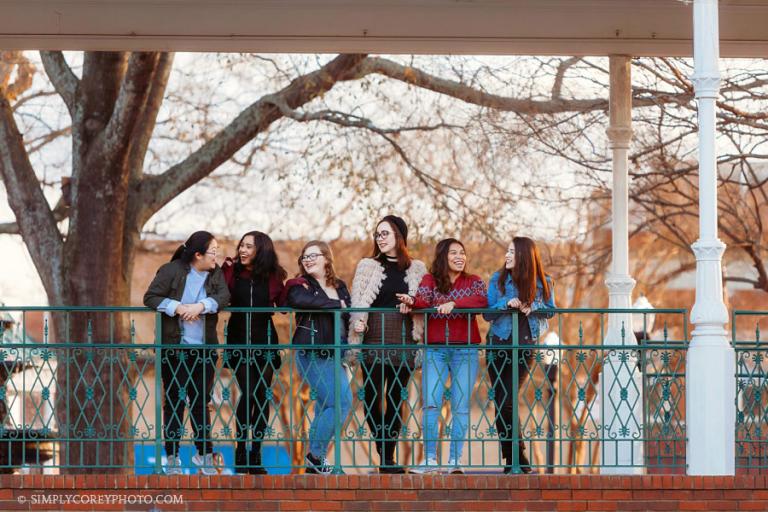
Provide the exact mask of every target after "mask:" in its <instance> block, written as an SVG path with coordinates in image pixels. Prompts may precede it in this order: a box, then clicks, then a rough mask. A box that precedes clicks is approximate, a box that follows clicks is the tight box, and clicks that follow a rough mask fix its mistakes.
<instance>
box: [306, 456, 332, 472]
mask: <svg viewBox="0 0 768 512" xmlns="http://www.w3.org/2000/svg"><path fill="white" fill-rule="evenodd" d="M304 460H305V461H306V468H307V469H306V471H305V472H306V473H307V474H310V475H330V474H331V473H332V472H333V468H332V467H331V466H329V465H328V460H327V459H326V458H325V457H322V458H320V457H315V456H314V455H312V454H311V453H307V456H306V457H305V459H304Z"/></svg>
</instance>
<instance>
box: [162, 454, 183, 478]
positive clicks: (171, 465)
mask: <svg viewBox="0 0 768 512" xmlns="http://www.w3.org/2000/svg"><path fill="white" fill-rule="evenodd" d="M163 472H164V473H165V474H166V475H183V474H184V470H183V469H181V458H179V457H176V456H174V455H169V456H168V460H167V462H166V463H165V467H164V468H163Z"/></svg>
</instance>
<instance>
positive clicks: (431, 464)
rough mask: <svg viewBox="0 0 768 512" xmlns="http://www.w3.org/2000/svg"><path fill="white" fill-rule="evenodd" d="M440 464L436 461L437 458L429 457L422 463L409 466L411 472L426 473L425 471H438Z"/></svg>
mask: <svg viewBox="0 0 768 512" xmlns="http://www.w3.org/2000/svg"><path fill="white" fill-rule="evenodd" d="M439 472H440V464H438V463H437V459H436V458H434V457H430V458H428V459H427V461H426V462H425V463H424V464H421V465H420V466H416V467H415V468H411V473H417V474H426V473H439Z"/></svg>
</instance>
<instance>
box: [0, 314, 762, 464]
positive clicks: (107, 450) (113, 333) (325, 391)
mask: <svg viewBox="0 0 768 512" xmlns="http://www.w3.org/2000/svg"><path fill="white" fill-rule="evenodd" d="M0 310H2V311H8V312H10V313H15V314H16V315H18V316H20V318H19V331H20V333H21V334H20V339H22V340H24V341H23V342H21V343H6V344H4V345H2V346H0V361H2V362H3V364H4V366H3V368H4V373H3V377H4V381H3V384H4V385H3V386H0V404H2V405H1V406H0V419H1V420H2V427H0V470H3V469H5V470H7V471H10V470H12V469H13V468H18V467H23V468H27V469H29V468H32V469H34V468H40V467H48V468H52V469H53V470H56V469H58V470H62V471H104V470H109V471H129V472H133V471H136V472H151V473H162V472H163V471H164V464H165V462H166V460H167V459H166V457H165V456H166V455H168V451H169V441H179V442H180V446H181V447H182V448H183V449H188V450H192V448H189V447H190V446H191V445H193V444H196V445H197V446H196V448H197V450H198V452H201V451H202V452H206V451H208V450H212V451H213V452H215V453H223V454H224V460H223V461H222V460H220V459H217V460H216V463H215V464H216V466H217V468H216V469H218V470H223V471H224V472H231V471H232V470H233V469H237V468H234V463H235V462H236V461H235V460H234V456H235V454H236V453H237V450H236V448H235V447H236V446H237V445H239V446H241V447H245V448H246V449H245V458H244V461H243V460H240V461H239V462H242V463H243V464H244V465H245V466H246V467H245V468H244V469H245V470H247V469H249V467H252V466H257V465H259V466H264V467H267V468H268V469H269V471H282V472H289V471H293V472H297V471H300V470H302V469H303V468H304V466H305V459H304V456H305V453H306V452H307V450H308V449H309V445H312V443H313V441H315V443H317V438H318V436H319V435H323V434H322V432H323V431H325V432H327V431H328V430H327V427H328V425H329V424H332V429H331V430H332V433H331V434H330V436H329V438H328V439H329V441H330V443H328V444H327V445H325V444H323V446H325V447H326V448H327V450H328V451H327V452H326V453H323V454H322V455H327V456H328V459H329V461H330V465H331V466H332V469H333V471H335V472H342V471H343V472H348V473H349V472H368V471H372V470H376V469H378V468H379V465H380V464H382V463H383V461H382V460H381V457H380V455H379V453H378V451H379V450H377V447H378V448H379V449H380V450H381V451H385V452H386V445H387V444H389V442H391V441H392V439H393V438H395V439H396V442H393V443H392V444H393V445H394V446H395V450H394V462H395V463H396V464H397V465H400V466H404V467H409V468H413V467H417V466H419V465H420V464H421V463H422V462H423V460H424V444H425V441H435V442H436V443H437V453H438V460H439V461H440V463H441V464H442V465H444V466H447V465H448V458H449V451H450V441H449V438H450V434H451V432H454V433H455V432H458V431H460V430H457V429H460V427H461V422H460V420H457V418H460V416H461V414H463V413H462V412H461V410H462V408H463V406H464V405H465V404H466V401H468V402H469V416H468V420H467V426H466V427H467V428H466V429H465V430H464V436H463V437H462V439H461V443H459V441H458V440H455V441H454V442H455V443H457V444H461V445H463V454H462V457H461V459H460V461H459V463H460V465H461V467H462V468H463V469H464V470H465V471H476V472H482V471H496V472H498V471H499V470H500V469H501V468H502V467H504V466H507V465H509V466H511V469H512V471H513V472H520V471H522V470H523V469H526V468H524V467H523V466H524V464H522V462H523V461H522V460H521V458H520V457H521V453H520V451H519V450H518V449H513V450H512V453H511V461H507V460H504V458H503V457H502V454H501V453H500V446H501V443H504V442H506V443H511V444H512V445H514V446H515V447H516V448H517V447H518V446H520V445H521V444H522V445H523V446H524V447H525V451H524V452H523V453H524V454H525V455H526V456H527V457H528V459H530V466H531V468H532V469H533V470H534V471H539V472H566V471H567V472H570V471H577V472H595V471H599V470H600V469H601V468H605V467H644V468H646V469H647V470H648V471H650V472H681V471H684V468H685V439H686V437H685V418H684V414H685V411H684V407H683V403H684V402H683V397H684V396H685V354H686V350H687V339H688V330H687V324H686V311H685V310H679V309H667V310H648V311H641V310H606V309H589V310H586V309H557V310H551V311H544V312H546V313H550V314H552V316H553V318H552V319H551V320H550V321H549V332H551V333H555V334H557V340H556V341H551V340H550V341H548V342H547V343H546V344H545V343H544V340H543V339H540V340H538V342H537V344H534V345H526V344H521V343H520V340H519V333H518V332H517V325H518V324H517V318H516V316H515V317H514V318H513V322H512V324H513V334H512V340H511V343H509V344H506V345H492V344H488V343H486V341H483V343H482V344H479V345H471V344H469V343H460V342H461V341H462V340H453V339H452V337H451V333H450V332H448V331H447V330H446V338H449V339H452V341H456V342H459V343H456V344H451V345H450V350H452V351H456V350H464V351H466V357H467V358H469V359H472V358H475V357H476V358H477V362H478V363H477V367H478V371H477V374H476V376H474V377H473V376H471V374H470V376H469V377H468V381H467V382H466V383H464V382H462V381H461V378H456V376H457V375H458V376H461V375H463V374H462V373H461V364H463V362H461V361H460V362H459V363H457V364H456V366H454V367H452V368H451V370H450V371H451V374H450V375H447V374H445V373H444V372H445V371H446V370H445V367H443V366H441V367H440V369H437V366H438V365H437V363H434V361H436V359H434V357H438V355H435V354H438V353H437V352H430V353H425V348H426V350H433V351H434V350H435V349H437V348H438V346H436V345H429V346H427V347H425V346H424V345H413V344H410V343H407V341H408V340H409V333H408V332H407V329H406V323H401V325H397V326H396V328H395V329H393V328H392V326H389V327H387V326H385V322H386V321H387V320H386V319H388V318H392V317H391V315H392V311H391V310H384V309H361V310H350V309H346V310H326V311H323V313H329V314H331V315H333V318H334V330H333V340H314V339H313V343H312V344H305V345H296V344H291V343H290V340H291V336H292V334H293V333H294V331H295V330H296V325H295V324H296V321H295V315H296V314H297V313H301V312H300V311H295V310H292V309H287V308H276V309H275V308H231V309H228V310H227V312H230V313H233V312H234V313H240V314H244V315H246V317H247V318H246V325H247V329H250V326H251V325H252V324H251V319H252V318H256V317H251V315H265V314H271V315H272V318H273V321H274V324H275V326H276V332H277V338H278V339H273V336H274V334H273V333H272V331H271V330H267V332H266V333H265V335H264V338H265V340H264V341H265V343H264V344H262V345H253V344H242V343H233V341H239V340H232V339H228V338H229V334H228V330H229V325H228V321H227V319H226V316H224V317H223V318H222V319H221V320H220V324H221V325H220V326H219V330H220V341H221V342H222V343H223V344H220V345H216V346H205V347H202V346H191V345H168V344H162V340H161V335H160V333H161V314H160V313H157V312H153V311H151V310H148V309H145V308H74V307H72V308H0ZM350 311H360V312H368V313H369V315H381V319H382V321H381V322H380V328H381V331H382V339H384V338H386V339H387V342H388V343H387V344H386V346H378V345H377V346H373V345H363V346H359V347H358V346H354V347H352V346H349V345H346V344H344V343H343V336H342V332H343V328H342V324H343V322H342V319H343V318H344V315H345V314H346V313H348V312H350ZM306 313H309V312H306ZM311 313H313V314H317V313H318V311H313V312H311ZM431 313H434V310H425V311H419V312H418V313H417V316H419V317H420V318H423V320H424V323H425V324H428V323H429V321H430V320H431V318H432V317H430V314H431ZM482 313H491V314H493V313H498V311H494V310H487V309H483V310H457V311H455V312H454V315H467V318H469V316H470V315H477V318H478V320H479V323H480V324H481V328H482V329H483V330H485V329H487V324H486V323H485V322H484V321H483V320H482V319H481V315H482ZM610 313H614V314H628V313H632V314H634V315H639V316H642V322H635V323H641V324H642V327H641V328H638V329H637V330H638V331H639V333H640V334H641V335H640V336H639V338H640V339H639V341H638V342H637V344H635V343H634V340H633V336H632V335H631V334H630V333H629V332H627V330H626V329H625V328H624V327H623V326H622V327H621V330H620V337H619V338H618V339H616V338H614V339H615V341H613V342H611V343H605V342H604V340H606V337H607V336H608V334H609V329H608V320H609V317H610ZM650 315H654V316H655V317H656V326H657V328H656V330H653V331H652V330H651V326H650V325H649V322H648V319H649V316H650ZM40 317H42V319H41V318H40ZM635 318H637V316H636V317H635ZM393 333H397V334H393ZM393 336H396V337H398V338H399V339H393ZM30 338H31V339H34V340H35V341H30ZM249 338H250V332H248V334H247V336H246V339H249ZM278 341H279V343H277V342H278ZM322 341H325V342H328V344H323V345H320V344H319V343H320V342H322ZM390 342H391V343H390ZM350 349H361V350H359V351H352V352H350ZM374 349H378V350H374ZM449 352H450V351H449ZM454 353H455V352H450V354H454ZM433 356H434V357H433ZM425 357H426V360H427V361H429V363H428V365H433V366H434V368H435V369H434V376H436V377H437V378H439V379H440V382H441V385H440V386H438V387H437V388H436V389H437V392H442V394H441V395H440V396H437V397H436V401H437V405H438V414H437V429H436V432H437V435H436V437H435V438H433V439H428V438H426V434H425V429H424V426H423V421H424V407H423V398H424V396H423V393H422V389H421V388H422V386H421V383H422V379H423V373H424V371H425V370H424V368H423V367H419V362H423V361H424V360H425ZM439 357H449V355H446V352H440V353H439ZM433 363H434V364H433ZM441 364H442V363H441ZM433 366H430V370H429V371H433ZM457 368H458V369H457ZM489 369H491V371H489ZM387 371H391V373H393V374H394V375H395V377H394V379H393V382H394V383H395V386H394V387H395V388H396V389H398V390H399V395H398V396H394V397H393V396H389V395H386V396H383V395H382V393H384V386H383V382H384V381H383V379H384V377H383V375H385V374H386V372H387ZM441 372H443V373H441ZM492 375H495V376H496V378H495V379H494V378H493V377H492ZM502 375H503V377H502ZM608 375H610V378H609V377H606V376H608ZM454 378H456V382H453V380H454ZM398 384H399V385H398ZM347 389H348V390H349V398H350V399H351V401H350V403H349V404H348V405H349V413H348V414H347V413H345V411H346V406H347V404H346V403H345V401H344V400H343V399H342V398H341V397H343V396H345V393H346V390H347ZM366 392H367V393H368V396H367V397H366ZM505 394H509V395H511V397H513V399H512V400H511V407H512V409H511V411H512V412H511V415H508V417H506V418H502V421H500V420H499V412H498V410H497V404H499V405H500V404H502V403H503V398H501V397H502V396H503V395H505ZM378 397H381V398H382V399H383V400H384V401H386V402H387V403H388V404H391V403H395V404H398V403H399V405H400V408H399V410H398V411H397V414H396V415H392V414H390V416H384V418H385V419H384V420H382V419H380V418H379V416H380V415H378V414H376V410H375V407H376V403H377V402H376V400H375V399H376V398H378ZM515 398H516V399H515ZM179 401H181V402H184V405H186V407H178V408H175V409H174V408H170V409H169V408H168V404H169V403H170V404H178V403H179ZM201 401H202V404H203V407H204V408H205V409H206V410H207V411H208V417H207V418H206V419H205V420H204V421H202V418H203V416H204V413H203V412H201V411H202V409H201V408H200V403H201ZM243 403H245V405H246V407H245V408H244V409H245V410H246V411H250V412H246V413H242V412H241V414H240V417H241V420H243V418H245V419H244V420H243V421H241V422H240V425H239V427H240V428H238V406H240V407H241V409H242V404H243ZM372 404H373V407H374V408H372V407H371V405H372ZM164 406H165V409H164ZM195 407H197V409H196V411H197V412H195V413H191V412H190V410H191V409H194V408H195ZM453 408H456V411H453V410H452V409H453ZM196 415H197V416H196ZM323 415H324V416H323ZM323 418H325V419H326V420H327V421H326V422H325V423H323V421H321V420H323ZM387 418H388V419H387ZM375 419H378V421H379V422H382V423H383V422H387V421H388V422H389V423H388V424H386V425H384V424H382V423H376V421H374V420H375ZM171 420H175V421H171ZM164 421H165V423H164ZM762 421H763V422H764V419H763V420H762ZM372 423H373V425H374V428H372V427H371V424H372ZM398 423H399V427H398V428H397V431H396V432H394V433H393V432H392V429H391V427H392V426H393V425H396V424H398ZM173 425H175V427H178V428H175V429H174V428H171V427H170V426H173ZM195 425H197V426H198V427H199V429H198V431H197V432H198V433H197V435H195V434H194V432H195V430H194V428H193V427H194V426H195ZM169 429H170V430H173V431H172V432H171V431H169ZM324 429H325V430H324ZM376 431H378V432H379V434H378V435H377V433H376ZM387 432H390V435H389V436H387V435H386V433H387ZM254 440H255V442H254ZM257 445H260V446H261V454H262V457H261V461H258V460H257V459H255V458H254V453H255V451H254V448H255V447H256V446H257ZM184 447H186V448H184ZM171 449H174V450H175V449H176V447H172V448H171ZM626 454H629V459H627V458H626ZM182 458H183V457H182ZM761 460H762V461H764V460H765V459H761ZM259 462H260V463H259ZM510 462H511V464H510ZM185 464H186V463H185ZM239 469H243V468H239ZM385 469H387V468H385ZM189 470H191V469H187V471H189Z"/></svg>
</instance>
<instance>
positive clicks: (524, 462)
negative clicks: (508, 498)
mask: <svg viewBox="0 0 768 512" xmlns="http://www.w3.org/2000/svg"><path fill="white" fill-rule="evenodd" d="M517 463H518V466H517V471H515V466H514V465H513V464H512V457H509V456H505V457H504V474H505V475H510V474H514V473H523V474H525V475H527V474H530V473H532V472H533V468H531V463H530V461H529V460H528V457H526V456H525V444H523V443H520V444H519V445H518V448H517Z"/></svg>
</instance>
